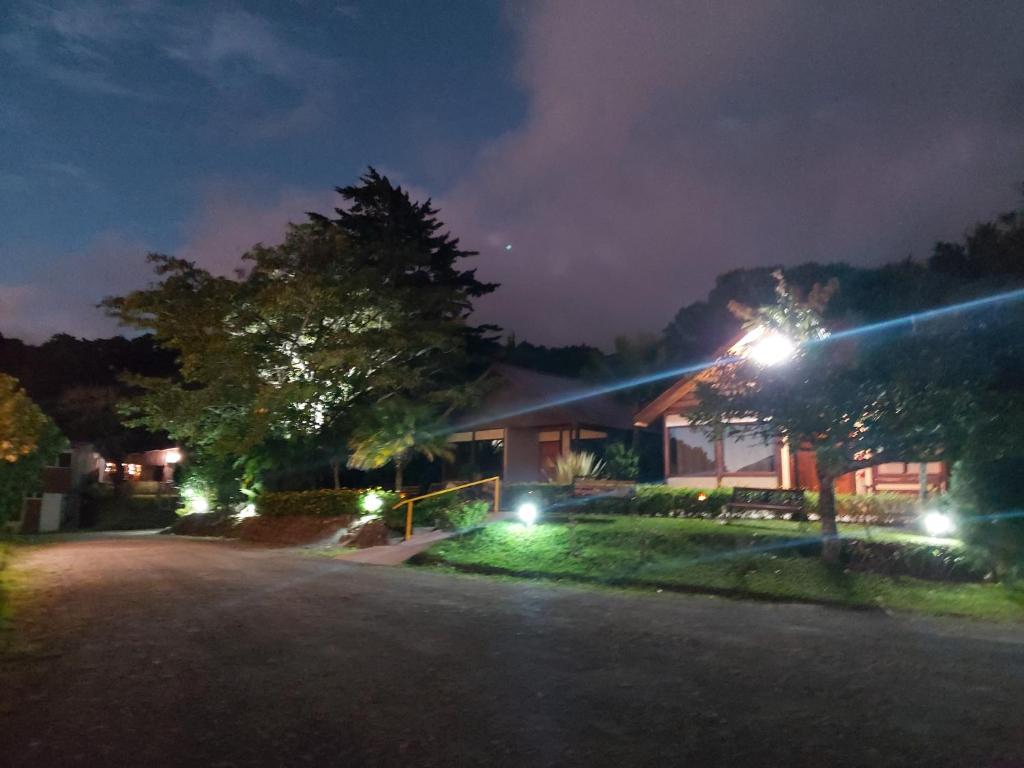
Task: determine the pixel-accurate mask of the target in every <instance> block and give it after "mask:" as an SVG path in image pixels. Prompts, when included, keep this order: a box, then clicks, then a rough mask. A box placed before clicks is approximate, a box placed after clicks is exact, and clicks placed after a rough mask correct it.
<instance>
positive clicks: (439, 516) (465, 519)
mask: <svg viewBox="0 0 1024 768" xmlns="http://www.w3.org/2000/svg"><path fill="white" fill-rule="evenodd" d="M490 511H491V505H490V504H489V503H488V502H486V501H483V500H478V501H461V502H459V503H457V504H452V505H450V506H447V507H444V508H442V509H441V510H439V511H438V512H437V513H436V515H435V518H434V524H435V525H436V526H437V527H438V528H443V529H444V530H446V531H459V530H462V529H463V528H472V527H473V526H475V525H480V523H482V522H483V521H484V520H485V519H486V518H487V514H488V512H490Z"/></svg>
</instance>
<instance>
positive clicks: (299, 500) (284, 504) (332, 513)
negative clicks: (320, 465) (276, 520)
mask: <svg viewBox="0 0 1024 768" xmlns="http://www.w3.org/2000/svg"><path fill="white" fill-rule="evenodd" d="M371 492H372V493H374V494H376V495H377V496H378V497H379V498H380V501H381V512H384V511H385V510H389V509H391V507H393V506H394V505H395V504H397V503H398V494H396V493H392V492H391V491H384V490H380V489H368V490H366V489H362V490H361V489H355V488H341V489H332V490H328V489H323V490H317V491H274V492H268V493H263V494H261V495H260V496H259V497H258V500H257V502H256V508H257V511H258V512H259V513H260V514H261V515H267V516H268V517H283V516H286V515H322V516H325V517H352V518H358V517H362V516H363V515H365V514H366V510H365V509H364V506H363V500H364V499H365V498H366V496H367V494H368V493H371Z"/></svg>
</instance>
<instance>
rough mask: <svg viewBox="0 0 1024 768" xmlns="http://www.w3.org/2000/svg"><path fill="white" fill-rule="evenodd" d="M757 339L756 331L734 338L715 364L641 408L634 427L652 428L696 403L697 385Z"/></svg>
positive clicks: (690, 375)
mask: <svg viewBox="0 0 1024 768" xmlns="http://www.w3.org/2000/svg"><path fill="white" fill-rule="evenodd" d="M755 339H756V335H755V332H754V331H744V332H743V333H741V334H738V335H737V336H735V337H733V339H732V341H730V342H728V343H727V344H725V345H724V346H722V347H720V348H719V349H718V350H717V351H716V352H715V354H714V358H713V359H714V361H715V362H714V363H712V364H711V365H708V366H707V367H706V368H702V369H701V370H699V371H697V372H696V373H691V374H689V375H688V376H684V377H683V378H681V379H679V381H677V382H676V383H675V384H673V385H672V386H671V387H669V388H668V389H666V390H665V391H664V392H662V393H661V394H660V395H658V396H657V397H656V398H654V399H653V400H651V402H649V403H648V404H647V405H645V406H644V407H643V408H641V409H640V411H638V412H637V414H636V415H635V416H633V426H634V427H647V426H650V425H651V424H652V423H654V422H655V421H657V420H658V419H660V418H661V417H662V416H664V415H665V414H666V413H668V412H669V411H671V410H672V409H673V408H675V407H676V406H677V405H678V404H680V403H684V402H686V401H687V400H692V401H693V402H696V397H695V395H694V391H695V390H696V389H697V385H698V384H700V382H702V381H707V380H709V379H710V378H711V377H712V376H714V373H715V368H716V367H717V366H716V363H718V362H720V361H722V360H723V359H724V358H726V357H735V356H736V355H739V354H742V352H743V349H744V348H745V347H747V346H748V345H749V344H750V343H751V342H752V341H754V340H755Z"/></svg>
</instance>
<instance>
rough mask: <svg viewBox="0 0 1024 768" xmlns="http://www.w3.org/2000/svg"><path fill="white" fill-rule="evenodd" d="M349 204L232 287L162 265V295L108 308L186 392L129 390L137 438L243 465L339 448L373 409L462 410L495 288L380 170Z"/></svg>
mask: <svg viewBox="0 0 1024 768" xmlns="http://www.w3.org/2000/svg"><path fill="white" fill-rule="evenodd" d="M337 191H338V192H339V193H340V194H341V196H342V198H343V199H344V200H345V201H346V203H348V205H347V207H345V208H339V209H337V210H336V212H335V213H336V216H335V217H328V216H323V215H319V214H310V219H309V221H308V222H306V223H304V224H297V225H292V226H290V227H289V229H288V232H287V234H286V236H285V238H284V241H283V242H282V243H280V244H278V245H275V246H264V245H259V246H256V247H254V248H253V249H252V250H250V251H249V252H248V253H246V254H245V255H244V256H243V264H244V270H243V271H242V272H241V274H240V275H239V276H237V277H235V278H229V277H223V276H217V275H213V274H211V273H210V272H208V271H207V270H204V269H202V268H200V267H198V266H197V265H196V264H194V263H191V262H188V261H185V260H183V259H179V258H175V257H171V256H165V255H158V254H153V255H151V256H150V257H149V258H150V260H151V261H152V263H153V265H154V268H155V270H156V273H157V277H158V278H159V279H158V281H157V283H156V284H155V285H153V286H151V287H150V288H148V289H146V290H141V291H135V292H133V293H130V294H128V295H126V296H122V297H116V298H111V299H107V300H106V301H105V306H106V307H107V309H108V311H109V312H110V313H111V314H112V315H114V316H116V317H117V318H119V319H120V320H121V321H122V322H123V323H125V324H127V325H129V326H132V327H135V328H139V329H148V330H151V331H152V332H153V334H154V336H155V338H156V340H157V341H158V342H159V343H160V344H161V345H163V346H165V347H167V348H169V349H171V350H173V351H174V352H175V353H176V354H177V356H178V359H179V362H180V368H181V372H180V375H179V376H176V377H159V378H156V377H135V378H134V379H132V381H133V383H134V384H135V385H137V386H139V387H141V388H142V389H143V390H144V394H143V395H141V396H140V397H139V398H138V399H136V400H135V402H134V414H135V423H139V424H143V425H146V426H149V427H150V428H154V427H158V426H159V427H160V428H163V429H166V430H167V432H168V433H169V434H170V435H171V436H172V437H174V438H175V439H179V440H182V441H185V442H186V443H188V444H189V445H192V446H194V447H195V448H196V449H197V450H198V451H200V452H207V453H209V454H211V455H215V456H221V457H223V456H230V455H234V456H243V455H246V454H251V453H256V452H259V451H260V450H261V449H264V448H266V447H267V446H270V445H274V444H275V443H279V442H280V441H289V442H299V443H303V442H304V443H307V444H309V445H311V446H314V447H316V446H324V445H337V444H339V443H341V442H343V441H344V439H345V437H346V436H347V435H348V433H349V432H350V431H351V429H352V427H353V425H354V424H355V422H356V420H357V417H358V415H359V412H360V410H361V409H363V408H367V407H372V405H373V404H375V403H377V402H380V401H382V400H385V399H387V398H390V397H397V396H401V397H404V398H407V399H410V400H429V401H431V402H434V403H437V404H439V405H440V404H442V403H444V402H445V401H446V400H448V399H455V398H458V397H459V396H460V395H459V393H458V392H457V391H456V389H457V385H458V384H459V383H460V382H461V381H463V380H464V379H465V378H466V376H467V372H468V371H471V370H472V369H473V367H474V365H477V364H479V360H478V356H479V354H480V351H481V350H482V349H483V348H485V347H486V345H487V344H488V343H489V340H490V336H489V333H490V331H491V330H492V329H491V328H489V327H486V326H484V327H476V326H473V325H471V324H470V323H469V322H468V318H469V315H470V313H471V311H472V308H473V300H474V299H476V298H478V297H480V296H483V295H485V294H487V293H489V292H490V291H493V290H494V288H495V286H494V285H491V284H486V283H482V282H480V281H478V280H477V279H476V277H475V273H474V270H472V269H469V270H466V269H462V268H461V267H462V262H463V260H465V259H467V258H469V257H471V256H473V255H475V254H474V253H473V252H471V251H465V250H462V249H460V248H459V246H458V240H457V239H455V238H453V237H452V236H451V235H450V234H448V233H447V232H445V231H443V224H442V223H441V222H440V221H439V220H438V219H437V217H436V214H437V211H436V210H435V209H434V208H433V207H432V205H431V203H430V201H429V200H428V201H426V202H423V203H420V202H414V201H412V200H410V198H409V195H408V193H406V192H405V191H404V190H403V189H402V188H401V187H398V186H394V185H392V183H391V182H390V181H389V180H388V179H387V177H385V176H382V175H380V174H378V173H377V172H376V171H375V170H373V169H372V168H371V169H370V170H369V171H368V172H367V173H366V174H365V175H364V176H363V177H362V178H361V179H360V181H359V183H358V184H356V185H352V186H347V187H340V188H338V190H337Z"/></svg>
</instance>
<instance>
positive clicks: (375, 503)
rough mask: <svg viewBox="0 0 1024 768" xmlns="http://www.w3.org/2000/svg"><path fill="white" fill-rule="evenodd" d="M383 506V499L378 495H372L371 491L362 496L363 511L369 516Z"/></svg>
mask: <svg viewBox="0 0 1024 768" xmlns="http://www.w3.org/2000/svg"><path fill="white" fill-rule="evenodd" d="M383 506H384V499H382V498H381V497H380V494H379V493H373V492H372V491H371V492H370V493H368V494H366V495H365V496H363V509H364V510H365V511H366V512H369V513H370V514H371V515H372V514H374V513H375V512H380V508H381V507H383Z"/></svg>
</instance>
